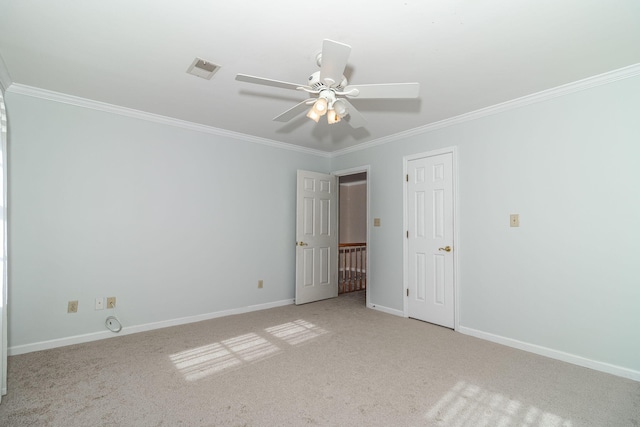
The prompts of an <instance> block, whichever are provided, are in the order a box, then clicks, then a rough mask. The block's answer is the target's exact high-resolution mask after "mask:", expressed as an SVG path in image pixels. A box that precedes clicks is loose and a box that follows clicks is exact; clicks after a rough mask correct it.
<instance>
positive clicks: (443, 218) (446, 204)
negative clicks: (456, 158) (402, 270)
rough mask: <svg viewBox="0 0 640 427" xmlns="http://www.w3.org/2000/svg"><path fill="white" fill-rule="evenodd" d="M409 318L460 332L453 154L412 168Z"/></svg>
mask: <svg viewBox="0 0 640 427" xmlns="http://www.w3.org/2000/svg"><path fill="white" fill-rule="evenodd" d="M407 172H408V177H407V198H406V200H407V215H408V217H407V224H408V232H407V249H408V250H407V253H408V257H409V259H408V262H407V266H408V267H407V269H408V272H407V273H408V289H407V291H406V292H407V295H406V298H407V299H408V315H409V317H413V318H415V319H419V320H424V321H426V322H430V323H435V324H437V325H442V326H446V327H448V328H453V327H454V313H455V312H454V308H455V302H454V295H455V292H454V265H453V262H454V257H453V251H454V247H453V226H454V224H453V154H452V153H444V154H439V155H434V156H429V157H423V158H418V159H414V160H410V161H408V162H407Z"/></svg>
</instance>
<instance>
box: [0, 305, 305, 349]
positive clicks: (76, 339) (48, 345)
mask: <svg viewBox="0 0 640 427" xmlns="http://www.w3.org/2000/svg"><path fill="white" fill-rule="evenodd" d="M291 304H293V299H286V300H282V301H274V302H270V303H265V304H257V305H250V306H247V307H240V308H233V309H230V310H223V311H217V312H214V313H205V314H199V315H196V316H189V317H181V318H178V319H170V320H163V321H161V322H154V323H146V324H143V325H135V326H127V327H123V328H122V330H121V331H120V332H118V333H113V332H111V331H100V332H93V333H89V334H83V335H75V336H72V337H65V338H59V339H55V340H50V341H41V342H37V343H32V344H25V345H18V346H13V347H9V348H8V351H7V353H8V355H9V356H16V355H18V354H24V353H31V352H34V351H41V350H49V349H52V348H57V347H64V346H67V345H73V344H82V343H87V342H91V341H98V340H103V339H107V338H113V337H117V336H120V335H129V334H135V333H138V332H145V331H151V330H154V329H161V328H168V327H170V326H178V325H185V324H187V323H195V322H202V321H203V320H210V319H215V318H217V317H224V316H231V315H234V314H242V313H249V312H251V311H259V310H266V309H269V308H275V307H281V306H284V305H291Z"/></svg>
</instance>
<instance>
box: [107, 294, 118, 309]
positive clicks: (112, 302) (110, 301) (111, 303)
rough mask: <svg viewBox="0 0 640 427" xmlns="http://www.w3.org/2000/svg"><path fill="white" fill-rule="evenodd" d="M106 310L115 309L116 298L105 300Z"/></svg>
mask: <svg viewBox="0 0 640 427" xmlns="http://www.w3.org/2000/svg"><path fill="white" fill-rule="evenodd" d="M107 308H116V297H109V298H107Z"/></svg>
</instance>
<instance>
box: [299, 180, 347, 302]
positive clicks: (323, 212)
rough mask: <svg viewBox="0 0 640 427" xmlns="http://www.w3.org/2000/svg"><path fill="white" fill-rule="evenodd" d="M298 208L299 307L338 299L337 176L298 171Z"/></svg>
mask: <svg viewBox="0 0 640 427" xmlns="http://www.w3.org/2000/svg"><path fill="white" fill-rule="evenodd" d="M296 206H297V207H296V304H305V303H308V302H313V301H319V300H322V299H327V298H333V297H336V296H338V268H337V260H338V223H337V216H338V198H337V187H336V177H335V176H332V175H327V174H323V173H318V172H309V171H301V170H299V171H298V184H297V201H296Z"/></svg>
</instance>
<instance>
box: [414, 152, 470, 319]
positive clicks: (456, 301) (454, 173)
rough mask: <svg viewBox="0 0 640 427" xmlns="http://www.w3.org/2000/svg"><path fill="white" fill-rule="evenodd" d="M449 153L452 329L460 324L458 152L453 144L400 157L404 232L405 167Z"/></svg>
mask: <svg viewBox="0 0 640 427" xmlns="http://www.w3.org/2000/svg"><path fill="white" fill-rule="evenodd" d="M449 153H451V156H452V159H451V165H452V170H451V181H452V186H453V188H452V191H453V329H454V330H455V331H457V330H458V327H459V326H460V297H459V292H458V285H459V274H458V273H459V266H458V250H459V245H458V243H459V241H458V227H457V225H458V205H459V204H458V152H457V148H456V147H455V146H452V147H445V148H440V149H437V150H431V151H427V152H424V153H416V154H409V155H406V156H404V157H403V158H402V183H403V186H402V211H403V214H402V232H403V233H406V231H407V230H408V229H409V212H408V211H407V207H408V203H407V202H408V200H407V190H408V185H409V183H408V182H407V180H406V178H405V177H406V176H407V174H408V173H409V172H408V170H407V168H408V166H409V162H410V161H412V160H418V159H424V158H426V157H434V156H440V155H442V154H449ZM402 240H403V242H402V271H403V274H402V275H403V277H402V301H403V304H402V310H403V312H402V316H403V317H409V299H408V297H407V296H406V292H407V289H408V288H409V239H406V238H403V239H402Z"/></svg>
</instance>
